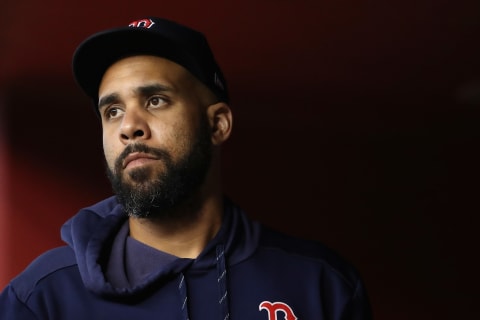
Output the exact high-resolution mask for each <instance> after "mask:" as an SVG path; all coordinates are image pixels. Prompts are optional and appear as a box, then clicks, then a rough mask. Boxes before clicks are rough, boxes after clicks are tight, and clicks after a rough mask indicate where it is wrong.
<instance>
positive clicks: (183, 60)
mask: <svg viewBox="0 0 480 320" xmlns="http://www.w3.org/2000/svg"><path fill="white" fill-rule="evenodd" d="M142 54H148V55H155V56H159V57H163V58H165V59H168V60H171V61H173V62H175V63H177V64H179V65H181V66H183V67H184V68H185V69H187V70H188V71H189V72H190V73H191V74H193V75H194V76H195V77H196V78H197V79H198V80H200V81H201V82H202V83H203V84H205V85H206V86H207V87H208V88H209V89H210V90H211V91H212V92H213V93H214V94H215V95H216V96H217V98H218V99H219V101H223V102H226V103H228V102H229V96H228V90H227V84H226V80H225V77H224V75H223V73H222V71H221V69H220V67H219V66H218V64H217V62H216V60H215V57H214V55H213V53H212V51H211V49H210V46H209V44H208V42H207V39H206V38H205V36H204V35H203V34H202V33H201V32H199V31H196V30H193V29H191V28H189V27H187V26H184V25H180V24H178V23H177V22H174V21H171V20H167V19H162V18H155V17H149V18H145V19H141V20H137V21H133V22H131V23H129V24H128V26H124V27H119V28H114V29H109V30H105V31H101V32H99V33H96V34H94V35H92V36H90V37H89V38H87V39H86V40H85V41H83V42H82V43H81V44H80V45H79V46H78V48H77V49H76V50H75V53H74V55H73V63H72V64H73V74H74V77H75V80H76V81H77V83H78V84H79V86H80V87H81V88H82V90H83V91H84V92H85V93H86V94H87V96H89V97H90V98H92V100H93V102H94V104H95V106H97V104H98V88H99V86H100V82H101V80H102V77H103V74H104V73H105V71H106V70H107V69H108V67H110V66H111V65H112V64H113V63H114V62H116V61H118V60H119V59H121V58H123V57H127V56H132V55H142ZM95 109H96V108H95ZM97 112H98V110H97Z"/></svg>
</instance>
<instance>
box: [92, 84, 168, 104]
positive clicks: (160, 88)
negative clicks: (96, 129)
mask: <svg viewBox="0 0 480 320" xmlns="http://www.w3.org/2000/svg"><path fill="white" fill-rule="evenodd" d="M171 91H173V88H172V87H169V86H166V85H162V84H150V85H145V86H140V87H137V88H135V92H136V93H137V94H139V95H141V96H143V97H146V96H151V95H153V94H156V93H160V92H171ZM118 100H120V95H119V94H118V93H112V94H108V95H106V96H104V97H102V98H100V99H99V100H98V110H100V109H102V108H103V107H104V106H106V105H109V104H112V103H114V102H115V101H118Z"/></svg>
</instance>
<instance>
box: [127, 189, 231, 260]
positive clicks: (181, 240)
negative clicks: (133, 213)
mask: <svg viewBox="0 0 480 320" xmlns="http://www.w3.org/2000/svg"><path fill="white" fill-rule="evenodd" d="M186 211H188V214H185V213H186ZM222 215H223V200H222V197H220V196H217V197H212V198H209V199H204V200H202V201H201V202H200V203H199V204H198V203H197V204H195V205H192V203H190V204H187V205H184V206H182V207H179V208H176V209H175V211H174V212H172V215H170V216H171V217H172V218H170V219H168V220H167V219H162V220H158V219H157V220H155V219H147V218H133V217H131V218H129V226H130V236H131V237H133V238H134V239H136V240H138V241H140V242H143V243H145V244H146V245H149V246H151V247H153V248H155V249H158V250H161V251H163V252H166V253H169V254H172V255H174V256H177V257H180V258H196V257H197V256H198V255H199V254H200V253H201V252H202V251H203V249H204V248H205V246H206V245H207V243H208V242H209V241H210V240H211V239H212V238H213V237H214V236H215V235H216V234H217V232H218V230H219V229H220V226H221V222H222ZM175 217H179V218H177V219H176V218H175Z"/></svg>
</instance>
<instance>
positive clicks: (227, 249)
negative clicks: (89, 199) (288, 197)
mask: <svg viewBox="0 0 480 320" xmlns="http://www.w3.org/2000/svg"><path fill="white" fill-rule="evenodd" d="M127 218H128V217H127V215H126V214H125V212H124V210H123V207H122V206H121V205H120V204H119V203H118V202H117V200H116V197H110V198H107V199H105V200H103V201H101V202H99V203H97V204H95V205H93V206H91V207H87V208H84V209H82V210H80V211H79V212H78V213H77V214H76V215H75V216H73V217H72V218H71V219H69V220H68V221H67V222H66V223H65V224H64V225H63V226H62V229H61V236H62V240H64V241H65V242H66V243H67V244H68V245H69V246H70V247H71V248H72V249H73V251H74V252H75V256H76V260H77V264H78V269H79V272H80V275H81V277H82V280H83V282H84V284H85V286H86V287H87V289H89V290H90V291H92V292H94V293H96V294H99V295H101V296H104V297H111V298H125V297H130V298H131V297H132V296H135V295H139V294H142V293H144V292H145V291H146V290H148V288H149V287H150V286H151V285H152V284H154V283H157V282H158V281H163V280H166V279H168V278H172V277H175V276H178V275H179V274H181V273H184V272H185V271H186V270H187V269H198V270H200V269H209V268H217V263H218V260H217V255H218V252H217V251H218V250H219V248H221V250H222V254H223V255H224V261H225V262H224V263H225V264H226V266H227V267H228V266H232V265H234V264H237V263H239V262H241V261H243V260H245V259H247V258H248V257H250V256H251V255H252V254H253V253H254V251H255V250H256V248H257V246H258V242H259V238H260V225H259V224H258V223H257V222H253V221H251V220H249V219H248V218H247V216H246V215H245V213H244V212H243V211H242V210H241V209H240V208H239V207H238V206H236V205H235V204H233V202H232V201H230V200H229V199H228V198H226V197H225V199H224V215H223V221H222V226H221V228H220V230H219V232H218V233H217V235H216V236H215V237H214V238H213V239H212V240H211V241H210V242H209V243H208V244H207V246H206V247H205V249H204V250H203V251H202V253H201V254H200V255H199V256H198V257H197V258H196V259H193V260H192V259H178V260H176V261H174V262H173V263H171V264H169V265H167V266H164V267H163V268H161V269H160V270H158V272H154V273H153V274H151V275H150V276H149V277H148V278H146V279H145V281H144V282H142V283H140V284H137V285H136V286H135V287H128V288H116V287H114V286H112V285H111V284H110V283H109V282H108V281H107V279H106V277H105V274H104V270H105V266H106V264H107V263H108V261H107V259H108V257H109V252H110V249H111V246H112V241H113V239H114V237H115V235H116V233H117V232H118V230H119V229H120V228H121V226H122V225H123V223H124V222H125V221H126V219H127Z"/></svg>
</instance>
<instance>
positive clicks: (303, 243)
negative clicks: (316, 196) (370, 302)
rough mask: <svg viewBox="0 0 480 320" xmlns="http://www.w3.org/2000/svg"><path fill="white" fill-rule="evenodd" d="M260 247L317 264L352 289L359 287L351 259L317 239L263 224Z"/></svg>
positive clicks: (286, 257) (289, 258)
mask: <svg viewBox="0 0 480 320" xmlns="http://www.w3.org/2000/svg"><path fill="white" fill-rule="evenodd" d="M260 247H261V248H263V249H264V250H269V251H271V252H276V253H277V254H278V255H282V256H283V257H284V258H285V259H287V260H290V261H292V262H293V261H297V262H300V261H303V262H305V263H309V264H313V265H316V266H317V267H318V268H319V269H320V268H321V269H322V270H324V271H327V272H328V273H330V274H331V276H334V277H336V278H338V279H339V280H340V281H342V282H344V284H346V285H347V286H348V287H350V288H352V289H354V288H356V287H357V285H358V281H359V280H360V275H359V273H358V271H357V270H356V268H355V267H354V266H353V265H352V264H351V263H350V262H349V261H347V260H346V259H345V258H344V257H342V256H341V255H340V254H338V253H337V252H336V251H335V250H333V249H331V248H329V247H328V246H326V245H325V244H323V243H321V242H319V241H316V240H309V239H302V238H299V237H295V236H292V235H288V234H285V233H282V232H279V231H276V230H273V229H271V228H268V227H265V226H263V230H262V237H261V241H260Z"/></svg>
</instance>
